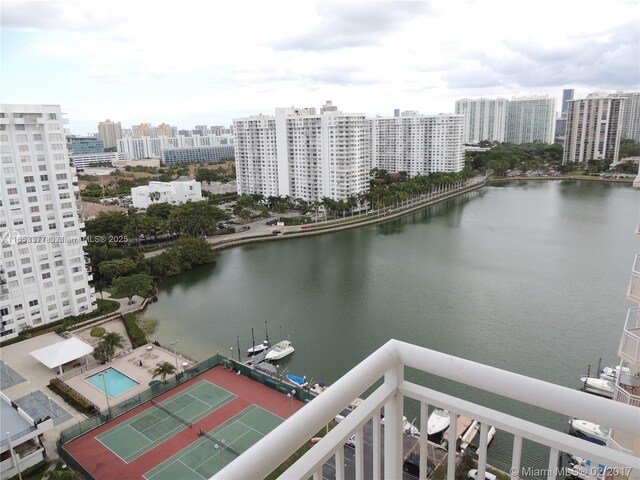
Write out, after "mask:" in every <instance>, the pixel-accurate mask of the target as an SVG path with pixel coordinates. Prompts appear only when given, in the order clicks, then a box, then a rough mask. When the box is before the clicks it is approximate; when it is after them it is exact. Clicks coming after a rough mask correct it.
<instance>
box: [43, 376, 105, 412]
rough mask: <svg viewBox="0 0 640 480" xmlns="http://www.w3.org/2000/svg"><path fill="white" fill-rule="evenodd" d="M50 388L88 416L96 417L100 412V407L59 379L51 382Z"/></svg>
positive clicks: (53, 379)
mask: <svg viewBox="0 0 640 480" xmlns="http://www.w3.org/2000/svg"><path fill="white" fill-rule="evenodd" d="M49 388H51V390H53V391H54V392H56V393H57V394H58V395H60V396H61V397H62V398H63V399H64V401H65V402H67V403H68V404H69V405H71V406H72V407H73V408H75V409H76V410H78V411H80V412H82V413H84V414H86V415H94V414H96V413H98V411H99V409H98V407H96V406H95V405H94V404H93V403H91V402H90V401H89V400H87V399H86V398H84V397H83V396H82V395H80V394H79V393H78V392H76V391H75V390H74V389H73V388H71V387H69V386H68V385H67V384H66V383H64V382H63V381H62V380H60V379H58V378H52V379H51V380H49Z"/></svg>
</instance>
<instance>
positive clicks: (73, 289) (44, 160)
mask: <svg viewBox="0 0 640 480" xmlns="http://www.w3.org/2000/svg"><path fill="white" fill-rule="evenodd" d="M64 123H66V120H65V121H63V119H62V113H61V110H60V107H59V106H58V105H1V106H0V145H1V168H2V176H1V177H0V179H1V183H2V188H1V189H0V238H1V239H2V241H1V245H0V260H1V263H0V319H1V324H0V337H7V338H11V337H15V336H16V335H17V334H18V333H19V332H20V331H21V329H23V328H26V327H30V326H38V325H41V324H45V323H48V322H52V321H55V320H60V319H62V318H64V317H67V316H69V315H78V314H80V313H85V312H89V311H92V310H94V309H95V308H96V306H95V297H94V289H93V288H92V287H90V286H89V280H91V275H90V274H89V273H88V271H87V270H88V269H87V266H86V261H85V257H84V252H83V250H82V247H83V245H85V244H86V242H85V240H84V238H85V236H86V234H85V232H84V223H83V221H82V220H81V218H80V217H79V215H78V208H77V206H76V197H75V195H76V193H77V192H78V191H79V188H78V186H77V177H76V176H75V170H74V169H73V168H71V166H70V163H69V155H68V153H67V149H66V146H65V136H64V130H63V129H64V127H63V124H64Z"/></svg>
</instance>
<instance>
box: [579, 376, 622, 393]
mask: <svg viewBox="0 0 640 480" xmlns="http://www.w3.org/2000/svg"><path fill="white" fill-rule="evenodd" d="M580 381H581V382H582V389H583V390H584V391H585V392H589V393H594V394H596V395H602V396H603V397H607V398H613V389H614V385H613V383H611V382H610V381H609V380H602V379H601V378H593V377H580Z"/></svg>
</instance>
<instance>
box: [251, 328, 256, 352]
mask: <svg viewBox="0 0 640 480" xmlns="http://www.w3.org/2000/svg"><path fill="white" fill-rule="evenodd" d="M251 347H252V350H251V351H252V352H253V353H256V339H255V337H254V336H253V327H251Z"/></svg>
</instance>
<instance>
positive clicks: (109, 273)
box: [98, 258, 136, 283]
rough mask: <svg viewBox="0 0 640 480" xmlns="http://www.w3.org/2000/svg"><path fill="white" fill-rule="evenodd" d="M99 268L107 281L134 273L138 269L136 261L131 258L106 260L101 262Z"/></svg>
mask: <svg viewBox="0 0 640 480" xmlns="http://www.w3.org/2000/svg"><path fill="white" fill-rule="evenodd" d="M98 269H99V271H100V275H101V276H102V278H103V279H104V280H105V282H107V283H111V282H112V281H113V280H114V279H116V278H118V277H122V276H125V275H129V274H130V273H133V272H134V271H135V270H136V262H134V261H133V260H131V259H129V258H121V259H116V260H105V261H104V262H100V264H99V265H98Z"/></svg>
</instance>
